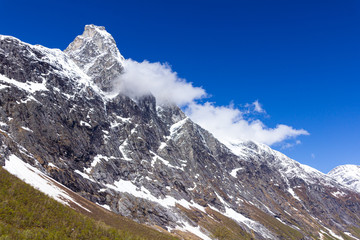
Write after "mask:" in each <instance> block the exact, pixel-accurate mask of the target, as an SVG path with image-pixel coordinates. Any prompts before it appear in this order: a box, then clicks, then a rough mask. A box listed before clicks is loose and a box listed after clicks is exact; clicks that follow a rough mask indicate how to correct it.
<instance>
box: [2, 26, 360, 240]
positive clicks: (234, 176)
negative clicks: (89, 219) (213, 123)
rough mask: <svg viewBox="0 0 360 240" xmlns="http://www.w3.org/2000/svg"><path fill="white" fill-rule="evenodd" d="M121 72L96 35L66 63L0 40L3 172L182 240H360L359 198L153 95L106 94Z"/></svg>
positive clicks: (110, 43) (72, 49) (65, 56)
mask: <svg viewBox="0 0 360 240" xmlns="http://www.w3.org/2000/svg"><path fill="white" fill-rule="evenodd" d="M124 61H125V60H124V58H123V57H122V56H121V54H120V52H119V50H118V49H117V47H116V43H115V41H114V39H113V38H112V36H111V35H110V34H109V33H107V32H106V30H105V28H104V27H97V26H94V25H87V26H85V31H84V33H83V34H82V35H81V36H78V37H77V38H76V39H75V40H74V42H73V43H71V44H70V45H69V47H68V48H67V49H66V50H65V51H64V52H62V51H61V50H58V49H48V48H45V47H42V46H39V45H30V44H27V43H24V42H21V41H20V40H18V39H16V38H14V37H10V36H0V165H1V166H4V168H5V169H7V170H8V171H10V172H12V173H13V174H17V175H21V174H22V172H21V171H16V170H11V169H16V167H15V168H14V167H12V166H18V165H24V164H25V163H26V164H25V165H26V166H28V167H27V168H28V169H30V166H32V167H34V168H36V169H37V171H39V172H41V174H40V173H39V174H40V175H46V176H47V177H49V178H51V179H53V180H54V181H57V182H58V183H61V184H63V185H65V186H66V187H68V188H69V189H71V190H72V191H74V192H76V193H78V194H79V195H81V196H82V197H85V198H86V199H88V200H90V201H92V202H94V203H96V204H98V205H101V206H103V207H105V208H107V209H110V210H111V211H113V212H115V213H118V214H121V215H123V216H126V217H129V218H131V219H134V220H136V221H138V222H140V223H147V224H149V225H154V226H157V227H161V228H163V229H166V230H168V231H171V232H173V233H176V234H178V235H179V236H181V237H183V238H185V239H198V238H201V239H254V238H255V239H360V194H359V193H357V192H355V191H353V190H351V189H350V188H348V187H346V186H344V185H341V184H339V183H337V181H335V180H334V179H333V178H331V177H329V176H327V175H325V174H322V173H321V172H319V171H317V170H315V169H313V168H311V167H308V166H305V165H302V164H300V163H298V162H296V161H294V160H292V159H290V158H288V157H286V156H285V155H283V154H281V153H279V152H277V151H274V150H272V149H271V148H269V147H268V146H265V145H263V144H258V143H254V142H251V141H244V142H240V143H238V144H237V145H229V144H227V145H224V144H223V143H221V142H219V141H218V140H217V139H215V138H214V137H213V136H212V134H210V133H209V132H207V131H206V130H204V129H202V128H201V127H200V126H198V125H197V124H195V123H194V122H192V121H191V119H189V118H187V117H186V116H185V114H184V113H183V112H182V111H181V109H180V108H179V107H177V106H175V105H171V104H168V105H160V104H157V103H156V99H155V98H154V97H153V96H152V95H146V96H142V97H139V98H136V99H133V98H130V97H128V96H127V95H126V93H123V94H113V93H112V91H111V90H112V79H114V78H116V77H117V76H119V75H120V74H122V73H123V72H124V71H126V65H124ZM14 161H15V162H14ZM19 161H21V162H23V163H21V162H19ZM32 171H33V172H34V171H35V170H34V169H33V170H32ZM20 177H21V178H22V179H25V180H26V177H27V176H26V174H24V175H23V176H20ZM30 182H31V181H30ZM32 185H34V186H35V187H36V185H37V182H36V181H33V182H32Z"/></svg>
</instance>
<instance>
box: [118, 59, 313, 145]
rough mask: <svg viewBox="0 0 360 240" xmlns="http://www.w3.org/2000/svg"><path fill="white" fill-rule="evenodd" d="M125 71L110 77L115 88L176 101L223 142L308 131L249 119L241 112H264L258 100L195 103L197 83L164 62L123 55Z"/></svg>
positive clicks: (268, 139)
mask: <svg viewBox="0 0 360 240" xmlns="http://www.w3.org/2000/svg"><path fill="white" fill-rule="evenodd" d="M124 67H125V71H124V73H123V74H121V76H120V77H119V78H117V79H115V80H114V89H115V91H116V92H120V93H122V94H126V95H128V96H129V97H132V98H139V97H141V96H143V95H148V94H152V95H153V96H154V97H155V98H156V101H157V103H158V104H159V105H164V104H176V105H178V106H180V107H183V108H184V109H185V113H186V114H187V115H188V116H189V117H190V118H191V119H192V120H193V121H194V122H196V123H198V124H199V125H200V126H202V127H203V128H205V129H206V130H208V131H209V132H211V133H212V134H214V136H215V137H216V138H218V139H219V140H220V141H223V142H233V141H234V142H237V141H239V140H253V141H257V142H260V143H264V144H267V145H273V144H275V143H280V142H283V141H284V140H287V139H290V138H296V137H297V136H299V135H308V134H309V133H308V132H307V131H306V130H304V129H294V128H293V127H290V126H287V125H283V124H278V125H277V126H276V127H275V128H268V127H266V126H265V125H264V123H263V122H261V121H260V120H256V119H255V120H254V119H252V120H249V119H247V118H246V117H245V115H249V114H251V113H254V114H255V115H256V114H259V113H260V114H266V111H265V110H264V109H263V108H262V105H261V104H260V103H259V101H258V100H256V101H254V102H253V103H251V104H245V108H246V110H240V109H239V108H235V107H234V105H229V106H216V105H215V104H214V103H210V102H205V103H198V102H197V100H199V99H203V98H204V97H206V96H207V94H206V91H205V90H204V89H203V88H201V87H194V86H193V85H192V83H189V82H187V81H186V80H185V79H182V78H179V77H178V75H177V73H176V72H174V71H173V70H172V69H171V67H170V66H169V65H168V64H163V63H159V62H156V63H150V62H149V61H146V60H145V61H143V62H137V61H134V60H132V59H127V60H125V62H124Z"/></svg>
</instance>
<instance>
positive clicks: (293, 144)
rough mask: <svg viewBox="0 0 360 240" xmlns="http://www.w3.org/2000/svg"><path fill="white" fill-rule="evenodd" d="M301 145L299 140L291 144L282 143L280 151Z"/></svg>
mask: <svg viewBox="0 0 360 240" xmlns="http://www.w3.org/2000/svg"><path fill="white" fill-rule="evenodd" d="M299 144H301V141H300V140H296V141H295V142H291V143H284V144H283V145H282V146H281V149H287V148H292V147H294V146H296V145H299Z"/></svg>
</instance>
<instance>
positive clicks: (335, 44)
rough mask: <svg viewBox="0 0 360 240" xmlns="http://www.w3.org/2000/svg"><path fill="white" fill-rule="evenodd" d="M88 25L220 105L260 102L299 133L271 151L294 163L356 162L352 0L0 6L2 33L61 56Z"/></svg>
mask: <svg viewBox="0 0 360 240" xmlns="http://www.w3.org/2000/svg"><path fill="white" fill-rule="evenodd" d="M89 23H93V24H96V25H103V26H105V27H106V29H107V30H108V31H109V32H110V33H111V34H112V35H113V36H114V38H115V40H116V41H117V44H118V47H119V49H120V51H121V53H122V54H123V55H124V57H125V58H133V59H135V60H138V61H142V60H143V59H147V60H149V61H160V62H168V63H169V64H171V65H172V68H173V69H174V70H175V71H176V72H178V74H179V76H180V77H183V78H186V79H187V80H188V81H190V82H193V83H194V85H195V86H202V87H203V88H204V89H206V91H207V92H208V93H210V94H211V95H212V97H211V99H210V100H211V101H212V102H216V104H218V105H228V104H229V103H230V102H231V101H232V102H233V103H234V104H235V105H237V104H239V105H240V104H244V103H249V102H253V101H255V100H259V102H260V103H261V104H262V105H263V108H264V109H265V110H266V112H267V114H268V117H263V118H262V119H261V120H262V121H263V122H264V123H265V124H266V125H267V126H268V127H275V126H276V124H279V123H283V124H286V125H290V126H293V127H294V128H297V129H300V128H303V129H306V130H307V131H308V132H309V133H310V135H309V136H301V137H299V138H298V139H299V140H301V142H302V143H301V144H299V145H296V146H294V147H292V148H288V149H281V146H280V145H279V146H276V145H275V146H273V147H274V148H275V149H279V150H281V151H282V152H284V153H285V154H287V155H288V156H290V157H292V158H294V159H296V160H297V161H299V162H301V163H305V164H308V165H310V166H312V167H315V168H317V169H319V170H320V171H322V172H328V171H329V170H331V169H332V168H333V167H335V166H337V165H340V164H358V165H359V164H360V81H359V80H360V79H359V77H360V27H359V26H360V2H359V1H358V0H349V1H348V0H339V1H332V0H325V1H314V0H310V1H307V0H301V1H298V0H292V1H288V0H284V1H268V0H263V1H256V0H247V1H241V0H239V1H227V0H222V1H196V0H192V1H187V0H183V1H156V0H155V1H136V0H134V1H105V0H104V1H77V2H75V3H74V2H72V1H67V0H65V1H17V0H0V34H5V35H12V36H15V37H17V38H20V39H21V40H23V41H25V42H29V43H32V44H41V45H44V46H47V47H51V48H60V49H64V48H66V46H67V45H68V44H69V43H70V42H71V41H72V40H73V39H74V37H75V36H76V35H79V34H81V33H82V31H83V27H84V25H85V24H89ZM312 154H313V157H312Z"/></svg>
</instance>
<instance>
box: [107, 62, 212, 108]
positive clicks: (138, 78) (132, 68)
mask: <svg viewBox="0 0 360 240" xmlns="http://www.w3.org/2000/svg"><path fill="white" fill-rule="evenodd" d="M124 67H125V72H124V73H123V74H121V75H120V77H119V78H118V79H116V80H115V81H114V88H115V91H117V92H121V93H124V94H126V95H128V96H129V97H132V98H138V97H141V96H143V95H147V94H152V95H153V96H154V97H155V98H156V101H157V102H158V103H159V104H176V105H178V106H184V105H186V104H189V103H191V102H193V101H194V100H195V99H200V98H202V97H204V96H205V95H206V93H205V90H204V89H202V88H200V87H194V86H193V85H192V83H189V82H186V81H185V80H184V79H182V78H179V77H178V75H177V73H176V72H174V71H172V69H171V67H170V66H169V65H168V64H166V63H165V64H162V63H159V62H156V63H150V62H148V61H146V60H145V61H143V62H137V61H134V60H132V59H126V60H125V62H124Z"/></svg>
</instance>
